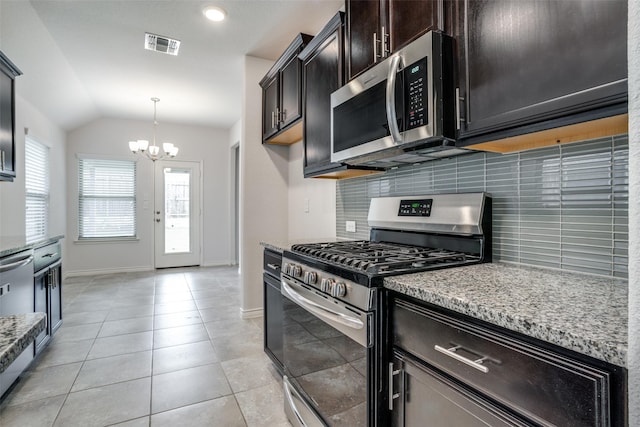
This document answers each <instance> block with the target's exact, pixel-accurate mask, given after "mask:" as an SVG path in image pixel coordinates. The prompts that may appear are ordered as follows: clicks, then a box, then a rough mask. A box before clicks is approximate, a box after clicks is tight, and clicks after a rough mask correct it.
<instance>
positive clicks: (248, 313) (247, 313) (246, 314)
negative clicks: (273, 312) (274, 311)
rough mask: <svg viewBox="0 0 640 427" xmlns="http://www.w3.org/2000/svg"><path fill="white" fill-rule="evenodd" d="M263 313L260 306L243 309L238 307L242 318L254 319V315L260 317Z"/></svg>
mask: <svg viewBox="0 0 640 427" xmlns="http://www.w3.org/2000/svg"><path fill="white" fill-rule="evenodd" d="M263 315H264V310H263V309H262V308H250V309H248V310H245V309H243V308H241V309H240V317H241V318H242V319H255V318H256V317H262V316H263Z"/></svg>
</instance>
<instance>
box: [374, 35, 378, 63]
mask: <svg viewBox="0 0 640 427" xmlns="http://www.w3.org/2000/svg"><path fill="white" fill-rule="evenodd" d="M377 60H378V33H373V62H374V63H375V62H376V61H377Z"/></svg>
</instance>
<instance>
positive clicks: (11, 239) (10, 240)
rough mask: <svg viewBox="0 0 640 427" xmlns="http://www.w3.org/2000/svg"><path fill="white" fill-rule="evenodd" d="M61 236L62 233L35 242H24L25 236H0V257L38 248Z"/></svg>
mask: <svg viewBox="0 0 640 427" xmlns="http://www.w3.org/2000/svg"><path fill="white" fill-rule="evenodd" d="M62 238H64V235H58V236H51V237H47V238H44V239H42V240H38V241H37V242H32V243H26V237H25V236H0V258H2V257H4V256H9V255H13V254H17V253H18V252H21V251H24V250H27V249H34V248H39V247H41V246H45V245H48V244H49V243H54V242H57V241H58V240H60V239H62Z"/></svg>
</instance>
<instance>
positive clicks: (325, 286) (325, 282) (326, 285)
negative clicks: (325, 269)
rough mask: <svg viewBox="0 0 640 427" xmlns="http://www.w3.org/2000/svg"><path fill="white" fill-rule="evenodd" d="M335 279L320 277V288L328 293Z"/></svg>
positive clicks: (331, 289)
mask: <svg viewBox="0 0 640 427" xmlns="http://www.w3.org/2000/svg"><path fill="white" fill-rule="evenodd" d="M335 284H336V281H335V280H333V279H322V281H321V282H320V290H321V291H322V292H326V293H328V294H330V293H331V292H332V291H333V287H334V286H335Z"/></svg>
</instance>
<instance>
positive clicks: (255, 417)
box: [0, 267, 290, 427]
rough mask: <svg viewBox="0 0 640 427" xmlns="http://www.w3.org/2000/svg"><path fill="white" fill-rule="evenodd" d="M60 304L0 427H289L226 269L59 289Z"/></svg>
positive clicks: (91, 280)
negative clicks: (54, 324) (59, 316)
mask: <svg viewBox="0 0 640 427" xmlns="http://www.w3.org/2000/svg"><path fill="white" fill-rule="evenodd" d="M63 303H64V308H63V326H62V327H61V328H60V329H59V330H58V332H57V333H56V335H55V337H54V339H53V340H52V342H51V344H50V345H49V346H48V347H47V349H46V350H45V351H44V352H43V353H42V354H41V355H40V357H38V359H37V360H36V361H35V362H34V363H33V364H32V366H31V368H30V369H29V370H28V371H27V372H25V373H24V374H23V376H22V378H21V380H20V382H19V383H18V384H17V386H16V387H15V388H14V390H13V391H12V392H11V393H10V394H9V395H8V396H7V397H6V398H5V399H4V401H3V402H2V404H1V405H0V426H2V427H12V426H20V427H29V426H34V427H44V426H61V427H67V426H81V427H90V426H116V425H117V426H127V427H141V426H154V427H164V426H189V427H198V426H224V427H235V426H239V427H240V426H249V427H253V426H256V427H259V426H268V427H281V426H282V427H285V426H287V427H288V426H290V424H289V423H288V422H287V420H286V417H285V415H284V411H283V409H282V406H283V397H282V386H281V382H280V377H279V375H278V373H277V372H276V371H275V369H274V368H273V367H272V365H271V361H270V360H269V359H268V358H267V357H266V356H265V354H264V352H263V349H262V318H258V319H250V320H242V319H241V318H240V311H239V306H240V288H239V275H238V273H237V268H235V267H233V268H188V269H177V270H176V269H169V270H157V271H156V272H150V273H127V274H111V275H101V276H93V277H81V278H70V279H68V280H66V281H65V283H64V287H63Z"/></svg>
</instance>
